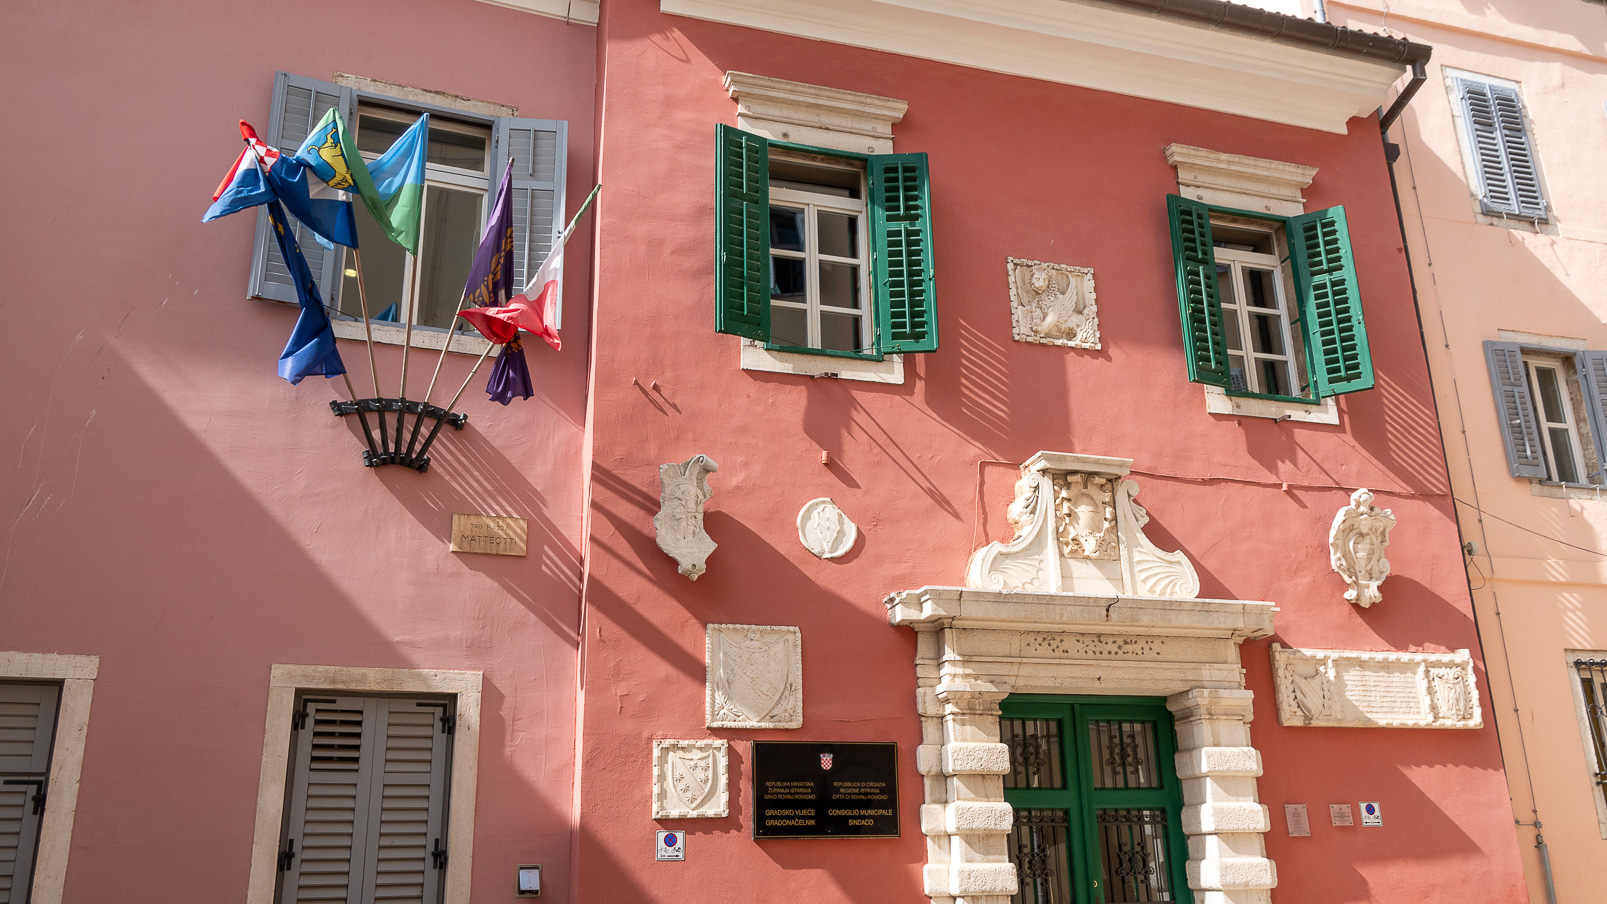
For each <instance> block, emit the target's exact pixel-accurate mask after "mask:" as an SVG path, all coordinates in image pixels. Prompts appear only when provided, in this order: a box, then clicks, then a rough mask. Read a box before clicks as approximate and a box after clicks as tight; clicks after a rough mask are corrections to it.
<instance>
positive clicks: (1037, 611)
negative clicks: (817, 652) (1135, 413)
mask: <svg viewBox="0 0 1607 904" xmlns="http://www.w3.org/2000/svg"><path fill="white" fill-rule="evenodd" d="M1131 464H1132V462H1131V461H1129V460H1128V459H1121V458H1102V457H1096V456H1087V455H1072V454H1067V453H1055V452H1040V453H1038V454H1037V455H1034V456H1033V457H1032V458H1031V459H1029V460H1028V461H1027V463H1026V464H1024V465H1022V468H1021V473H1022V479H1021V481H1020V482H1019V483H1018V484H1017V486H1016V499H1015V502H1013V503H1012V504H1011V506H1010V523H1011V524H1012V525H1013V526H1014V528H1015V530H1016V536H1015V538H1014V539H1012V540H1010V541H1008V542H1006V543H990V544H988V545H987V546H984V547H982V548H981V549H979V550H977V551H976V553H975V554H974V555H973V556H972V557H971V562H970V566H969V568H968V569H967V574H966V582H965V583H966V585H965V586H964V587H933V586H928V587H922V588H919V589H917V590H908V591H904V592H901V593H895V594H892V595H891V596H889V597H888V598H887V600H886V603H887V611H888V620H889V622H890V623H892V624H893V625H900V626H908V627H910V628H913V629H914V630H915V632H916V656H915V673H916V685H917V689H916V709H917V711H918V712H919V713H920V716H921V745H920V746H919V747H918V748H917V749H916V752H915V759H916V766H917V768H918V769H919V770H920V772H921V775H922V777H923V780H924V785H925V792H926V802H925V804H924V805H923V806H922V807H921V831H922V832H923V834H925V836H926V840H927V846H926V847H927V865H926V866H925V868H924V873H923V877H924V885H925V891H926V894H927V895H928V896H929V897H930V898H931V899H932V901H933V902H934V904H1006V902H1008V901H1009V899H1010V896H1011V895H1013V894H1015V893H1016V890H1017V888H1018V883H1017V877H1016V871H1015V866H1014V864H1013V863H1012V862H1011V860H1010V851H1009V846H1008V842H1009V832H1010V825H1011V823H1010V821H1009V820H1008V819H1006V818H1005V815H1006V813H1007V812H1008V811H1009V805H1008V804H1007V803H1006V802H1005V800H1004V775H1005V774H1006V773H1007V772H1009V770H1010V757H1009V750H1008V748H1007V747H1006V746H1005V745H1004V744H1003V743H1001V740H1000V729H999V702H1000V701H1001V700H1003V699H1004V698H1005V697H1006V696H1008V695H1009V694H1011V693H1030V694H1097V695H1108V696H1122V695H1133V696H1164V697H1166V698H1167V708H1168V709H1169V710H1171V712H1172V714H1173V719H1174V723H1175V725H1176V728H1177V738H1178V751H1177V756H1176V768H1177V774H1178V777H1179V779H1180V780H1181V782H1182V786H1183V797H1184V804H1185V806H1184V808H1183V812H1182V814H1181V817H1182V823H1183V831H1184V833H1185V834H1186V835H1187V836H1188V839H1189V841H1188V850H1187V852H1183V851H1178V852H1176V855H1177V856H1184V855H1185V853H1186V856H1187V857H1188V862H1187V872H1188V881H1189V886H1190V887H1191V888H1193V889H1194V900H1195V901H1196V902H1198V904H1270V900H1271V897H1270V895H1271V892H1270V890H1271V889H1272V887H1273V886H1275V885H1276V884H1277V872H1276V870H1275V868H1274V866H1273V863H1272V861H1271V860H1269V859H1267V857H1266V848H1265V845H1264V844H1263V841H1262V835H1263V834H1264V833H1265V832H1267V831H1268V829H1269V828H1270V827H1271V821H1270V817H1269V816H1268V814H1267V808H1266V807H1264V806H1262V805H1261V803H1260V802H1259V800H1258V799H1257V796H1256V777H1257V776H1259V775H1260V774H1261V756H1260V754H1259V753H1258V752H1257V751H1256V750H1255V748H1254V747H1253V746H1251V742H1250V729H1249V723H1250V719H1251V716H1252V713H1251V701H1252V694H1251V693H1250V692H1249V691H1247V690H1245V689H1244V670H1243V668H1242V666H1241V664H1240V660H1239V644H1240V643H1241V642H1242V641H1244V640H1246V639H1248V638H1255V637H1265V636H1267V635H1269V634H1271V633H1272V616H1273V613H1274V612H1275V611H1276V607H1275V606H1273V604H1271V603H1267V602H1256V601H1239V600H1202V599H1196V598H1195V596H1196V595H1197V594H1198V593H1199V579H1198V577H1197V576H1196V574H1195V572H1194V567H1193V566H1192V565H1191V564H1190V563H1189V561H1188V559H1187V557H1185V556H1184V555H1183V554H1182V553H1180V552H1171V551H1166V550H1162V549H1160V548H1158V547H1156V546H1155V545H1154V544H1153V543H1151V542H1150V540H1149V538H1148V537H1145V536H1144V534H1143V527H1144V525H1145V524H1146V523H1147V522H1148V521H1149V515H1148V513H1147V512H1145V511H1144V509H1142V508H1141V507H1139V506H1138V505H1137V504H1135V503H1134V502H1133V498H1134V497H1135V496H1136V495H1137V494H1138V487H1137V485H1136V484H1135V483H1134V482H1133V481H1131V480H1126V479H1123V478H1124V476H1125V475H1126V474H1127V473H1128V469H1129V467H1130V465H1131Z"/></svg>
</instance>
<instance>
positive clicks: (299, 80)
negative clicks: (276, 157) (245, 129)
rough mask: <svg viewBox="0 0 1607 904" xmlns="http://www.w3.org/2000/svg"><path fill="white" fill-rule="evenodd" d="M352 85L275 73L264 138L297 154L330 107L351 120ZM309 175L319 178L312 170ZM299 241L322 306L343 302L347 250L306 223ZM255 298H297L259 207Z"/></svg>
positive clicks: (298, 230)
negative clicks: (322, 240) (326, 241)
mask: <svg viewBox="0 0 1607 904" xmlns="http://www.w3.org/2000/svg"><path fill="white" fill-rule="evenodd" d="M354 96H355V94H354V92H353V91H352V89H350V88H346V87H343V86H341V85H336V84H333V83H331V82H321V81H318V80H317V79H310V78H305V77H303V76H299V75H291V74H290V73H288V72H281V73H278V74H277V75H275V76H274V78H273V106H272V108H271V110H270V112H269V114H268V128H267V130H266V131H265V132H262V133H261V137H262V140H263V142H264V143H266V144H269V145H272V146H273V147H276V148H278V149H279V150H280V151H281V152H283V153H295V150H296V149H297V148H299V147H301V143H302V142H303V141H305V140H306V138H307V133H308V132H311V131H312V127H313V126H315V125H317V124H318V120H320V119H323V118H324V114H325V113H327V112H328V111H329V109H330V108H331V107H335V108H337V109H339V110H340V115H341V116H342V117H344V118H345V119H346V122H347V123H348V124H350V123H351V118H352V110H353V98H354ZM308 178H316V177H315V176H311V175H309V176H308ZM296 241H297V242H298V243H300V245H301V253H302V255H303V256H305V257H306V258H307V268H308V269H309V270H311V271H312V275H313V277H314V278H315V279H317V280H318V291H319V292H320V293H322V294H323V297H324V306H325V307H327V308H334V307H336V306H337V304H338V302H339V301H340V298H339V295H340V282H341V281H340V268H341V266H342V265H343V263H344V260H345V257H344V253H343V249H342V248H341V247H340V246H339V245H336V246H335V247H334V248H333V249H329V248H325V247H324V246H323V245H320V244H318V240H317V239H316V238H314V237H313V234H312V232H311V231H309V230H308V229H307V227H305V226H303V225H301V224H300V223H297V224H296ZM249 294H250V295H251V297H253V298H271V299H273V300H275V301H288V302H291V303H295V302H297V301H298V300H299V299H297V298H296V286H295V283H293V282H292V281H291V280H290V274H289V272H288V271H287V270H286V269H285V262H284V260H283V259H282V258H280V256H279V246H278V244H277V243H276V242H274V240H273V234H272V233H271V232H269V231H268V211H267V210H266V209H260V210H258V211H257V243H256V250H255V251H254V252H253V253H252V255H251V285H250V288H249Z"/></svg>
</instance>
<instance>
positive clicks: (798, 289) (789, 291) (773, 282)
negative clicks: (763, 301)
mask: <svg viewBox="0 0 1607 904" xmlns="http://www.w3.org/2000/svg"><path fill="white" fill-rule="evenodd" d="M770 297H771V298H772V299H775V300H777V301H795V302H797V303H798V304H803V303H804V301H805V295H804V262H803V261H799V260H793V259H792V258H787V257H774V256H772V257H771V258H770Z"/></svg>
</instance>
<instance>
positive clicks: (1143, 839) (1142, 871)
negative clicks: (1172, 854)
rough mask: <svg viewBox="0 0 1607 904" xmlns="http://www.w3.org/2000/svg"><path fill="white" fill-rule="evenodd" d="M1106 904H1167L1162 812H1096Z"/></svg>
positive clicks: (1169, 891) (1168, 870)
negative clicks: (1155, 903) (1158, 903)
mask: <svg viewBox="0 0 1607 904" xmlns="http://www.w3.org/2000/svg"><path fill="white" fill-rule="evenodd" d="M1096 821H1097V822H1098V824H1099V863H1100V867H1101V870H1102V872H1103V873H1104V874H1105V876H1104V883H1105V901H1106V904H1126V902H1129V901H1134V902H1148V901H1171V900H1174V899H1173V897H1172V889H1171V883H1170V882H1169V881H1168V876H1169V875H1170V874H1171V868H1172V865H1171V862H1170V859H1169V857H1168V854H1167V850H1166V825H1167V821H1166V811H1165V810H1099V811H1097V813H1096Z"/></svg>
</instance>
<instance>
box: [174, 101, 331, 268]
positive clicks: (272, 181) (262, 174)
mask: <svg viewBox="0 0 1607 904" xmlns="http://www.w3.org/2000/svg"><path fill="white" fill-rule="evenodd" d="M240 136H241V137H242V138H244V139H245V142H246V149H245V150H244V151H242V152H241V153H240V156H239V157H237V158H235V161H234V166H232V167H230V168H229V172H228V174H227V175H225V176H224V177H223V182H222V183H221V184H220V185H219V186H218V190H217V192H216V193H214V194H213V196H212V201H213V204H212V206H211V207H210V208H208V209H207V212H206V213H205V214H204V215H202V217H201V222H203V223H210V222H211V221H213V220H215V219H217V218H218V217H222V216H227V215H229V214H231V213H234V212H235V211H237V210H244V209H245V208H247V207H255V206H256V205H258V204H266V203H267V202H269V201H271V200H274V199H278V200H279V201H280V202H282V203H283V204H284V207H285V209H286V210H288V211H289V212H290V215H291V216H293V217H295V218H296V219H297V220H300V221H301V222H302V224H304V225H305V226H306V227H307V228H308V229H309V230H311V232H312V233H313V235H314V237H316V238H317V239H318V241H319V244H322V245H325V246H326V247H330V248H333V247H334V246H335V245H337V244H338V245H345V246H347V247H348V248H356V247H357V221H356V219H354V218H353V215H352V203H351V200H350V199H348V198H347V197H345V195H344V193H342V192H328V193H319V194H318V195H316V196H315V195H314V194H313V193H312V192H311V189H310V187H309V186H308V184H307V165H306V164H304V163H302V162H301V161H300V160H297V159H296V158H294V157H291V156H289V155H288V154H281V153H279V151H278V150H277V149H275V148H272V147H269V146H268V145H266V144H264V143H263V142H262V141H261V139H259V138H257V132H256V130H255V129H253V128H251V124H250V123H248V122H246V121H245V120H243V119H242V120H240Z"/></svg>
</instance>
